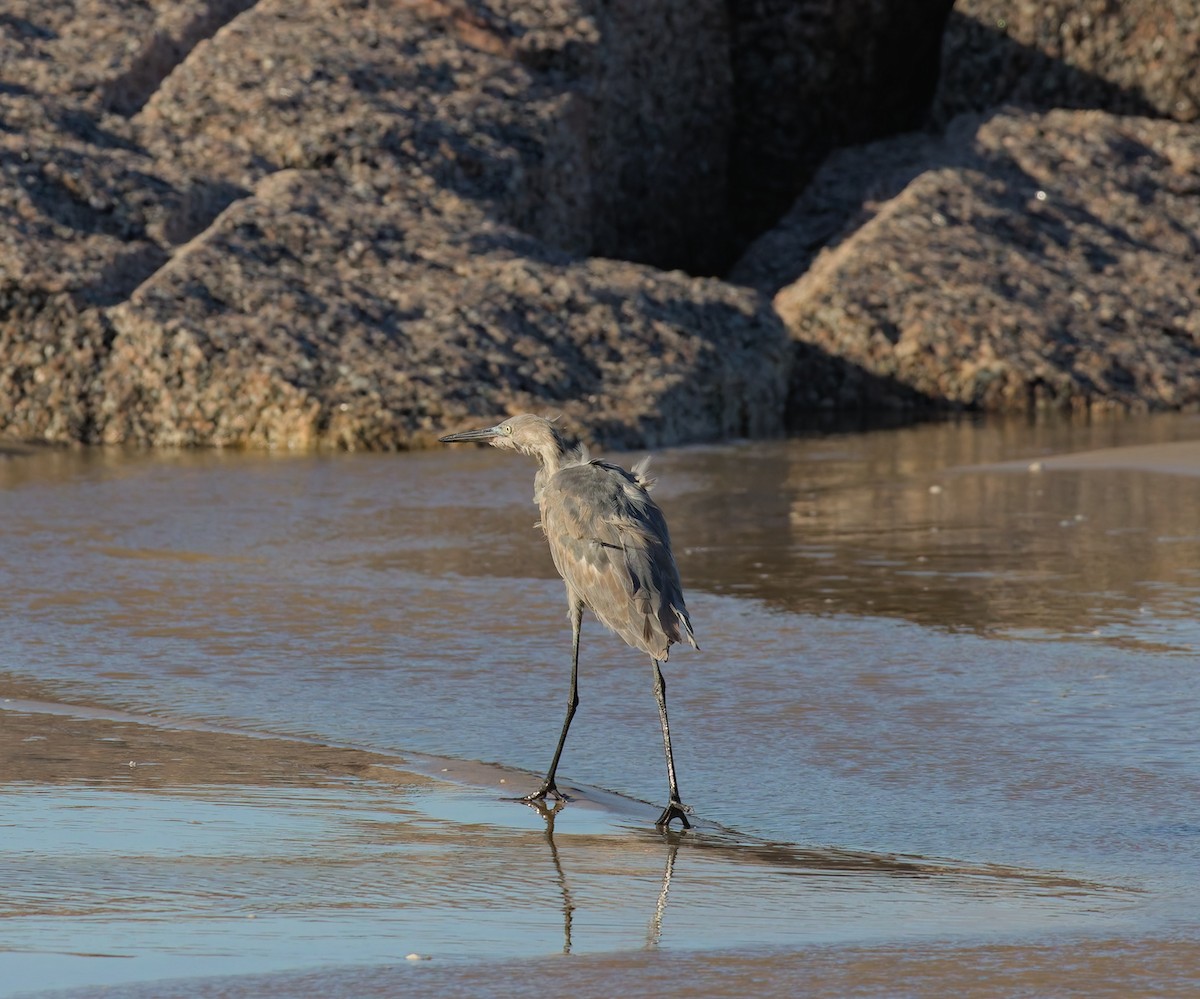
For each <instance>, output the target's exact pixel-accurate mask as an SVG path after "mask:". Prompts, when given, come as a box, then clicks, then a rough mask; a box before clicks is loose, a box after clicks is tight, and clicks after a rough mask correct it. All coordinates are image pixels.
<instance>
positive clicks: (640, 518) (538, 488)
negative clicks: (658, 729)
mask: <svg viewBox="0 0 1200 999" xmlns="http://www.w3.org/2000/svg"><path fill="white" fill-rule="evenodd" d="M439 439H440V440H441V441H443V442H444V443H447V444H449V443H453V442H456V441H485V442H487V443H488V444H491V445H492V446H493V447H498V448H502V449H504V450H508V451H519V452H521V454H528V455H532V456H533V457H535V458H537V459H538V462H539V464H540V467H539V468H538V471H537V474H536V475H535V476H534V480H533V499H534V502H535V503H537V505H538V507H539V508H540V509H541V513H542V525H541V526H542V530H543V531H544V532H545V534H546V540H547V541H549V543H550V554H551V555H552V556H553V558H554V566H555V568H556V569H558V574H559V575H560V576H562V578H563V582H564V583H566V584H567V604H568V608H569V615H570V619H571V632H572V634H571V690H570V694H569V696H568V698H567V717H566V720H565V721H564V722H563V727H562V733H561V734H560V735H559V737H558V748H556V749H555V750H554V758H553V759H552V760H551V761H550V769H549V770H548V771H547V772H546V779H545V780H543V781H542V785H541V787H539V788H538V789H537V790H536V791H534V792H533V794H530V795H526V796H525V797H524V798H523V799H521V800H523V801H530V802H534V801H544V800H545V799H546V797H547V795H549V796H550V797H553V798H555V799H558V800H563V795H562V793H561V792H560V791H559V790H558V787H557V786H556V785H555V783H554V776H555V773H556V771H557V770H558V761H559V757H561V756H562V751H563V746H564V745H565V744H566V741H567V730H568V729H569V728H570V727H571V719H572V718H573V717H575V709H576V708H578V707H579V627H580V623H581V622H582V620H583V609H584V608H585V607H586V608H587V609H588V610H590V611H591V612H592V613H593V614H595V615H596V617H597V618H599V620H600V622H601V623H602V624H604V625H606V626H607V627H608V628H610V629H612V630H613V631H615V632H616V633H617V634H618V635H620V636H621V637H622V638H623V639H624V640H625V643H626V644H627V645H629V646H630V647H632V648H635V649H639V650H641V651H642V652H645V653H646V654H647V655H648V656H649V657H650V659H651V661H652V662H653V664H654V699H655V700H656V701H657V702H658V715H659V718H660V719H661V721H662V733H663V748H664V749H665V750H666V755H667V781H668V783H669V785H670V801H669V803H668V804H667V807H666V808H665V809H663V813H662V815H660V816H659V818H658V821H657V822H656V823H655V826H657V827H658V828H659V829H664V828H666V827H667V826H669V825H670V824H671V820H672V819H675V818H678V819H679V821H680V822H681V823H682V824H683V826H684V828H690V827H691V823H690V822H688V819H687V808H686V807H685V806H684V804H683V802H682V801H680V800H679V784H678V782H677V781H676V779H675V759H674V757H673V755H672V753H671V729H670V726H669V725H668V724H667V685H666V683H665V681H664V680H663V675H662V668H661V666H660V663H662V662H664V661H665V660H666V658H667V653H668V651H669V649H670V647H671V645H672V643H675V642H687V643H688V644H690V645H691V646H692V647H693V648H696V649H698V648H699V646H698V645H697V644H696V639H695V636H694V635H693V634H692V622H691V621H690V620H689V619H688V612H687V607H686V606H685V605H684V602H683V587H682V586H681V585H680V583H679V570H678V569H677V568H676V567H675V557H674V556H673V555H672V554H671V538H670V535H669V534H668V533H667V522H666V519H665V518H664V517H663V514H662V511H661V510H660V509H659V508H658V504H656V503H655V502H654V500H652V499H651V498H650V494H649V492H647V490H648V489H649V487H650V486H651V485H652V484H653V480H652V479H650V478H648V477H647V475H646V472H647V468H648V466H649V462H650V459H649V458H645V459H643V460H642V461H640V462H639V463H638V464H636V465H634V466H633V471H631V472H627V471H626V470H625V469H623V468H621V467H620V466H618V465H613V464H610V463H609V462H607V461H598V460H592V459H591V458H589V456H588V454H587V451H586V450H585V449H584V448H573V449H572V448H568V447H567V445H566V444H565V442H564V441H563V438H562V436H561V435H560V434H559V432H558V429H557V428H556V427H555V426H554V424H553V423H551V422H550V421H549V420H545V419H542V417H540V416H529V415H523V416H514V417H511V418H510V419H507V420H505V421H503V422H502V423H498V424H496V426H494V427H485V428H484V429H482V430H467V431H465V432H463V433H459V434H448V435H447V436H445V437H442V438H439Z"/></svg>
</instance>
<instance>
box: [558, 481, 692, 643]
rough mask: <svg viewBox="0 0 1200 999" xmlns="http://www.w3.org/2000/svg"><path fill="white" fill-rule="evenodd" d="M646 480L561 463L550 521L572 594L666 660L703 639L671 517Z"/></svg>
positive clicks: (628, 639)
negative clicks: (686, 594)
mask: <svg viewBox="0 0 1200 999" xmlns="http://www.w3.org/2000/svg"><path fill="white" fill-rule="evenodd" d="M641 471H642V470H641V469H639V472H641ZM639 478H641V476H640V475H639V476H637V477H635V476H634V475H631V474H630V473H629V472H626V471H625V470H624V469H623V468H620V467H618V466H616V465H610V464H608V463H607V462H602V461H592V462H588V463H585V464H578V465H569V466H567V467H565V468H562V469H559V471H558V472H556V473H555V474H554V475H553V476H550V477H549V479H548V480H547V482H546V483H545V485H544V488H543V490H542V494H541V497H540V499H541V504H540V505H541V507H542V525H543V527H544V529H545V531H546V538H547V540H548V541H549V542H550V553H551V555H552V556H553V557H554V565H555V567H556V568H557V569H558V571H559V574H560V575H561V576H562V577H563V579H564V580H565V582H566V584H567V589H568V592H569V594H570V595H571V596H572V597H573V598H574V599H578V600H580V601H582V602H583V604H584V605H585V606H586V607H588V608H589V609H590V610H591V611H592V613H594V614H595V615H596V617H597V618H599V619H600V621H601V622H603V623H604V624H605V625H606V626H607V627H609V628H611V629H612V630H613V631H615V632H616V633H617V634H618V635H620V636H621V637H622V638H623V639H624V640H625V642H626V643H628V644H629V645H631V646H632V647H633V648H635V649H640V650H641V651H643V652H645V653H647V654H648V655H651V656H653V657H654V658H656V659H666V657H667V652H668V649H669V648H670V646H671V644H672V643H673V642H688V643H689V644H691V645H693V646H696V639H695V636H694V634H693V632H692V624H691V620H690V619H689V618H688V613H687V606H686V605H685V603H684V599H683V587H682V585H681V584H680V582H679V570H678V569H677V568H676V566H675V559H674V556H673V555H672V554H671V539H670V534H669V532H668V531H667V523H666V520H665V518H664V517H663V514H662V511H661V510H660V509H659V508H658V505H657V504H656V503H655V502H654V500H652V499H651V498H650V495H649V494H648V493H647V492H646V490H645V489H644V488H643V487H642V485H641V483H640V482H639V481H638V479H639ZM696 647H697V648H698V647H699V646H696Z"/></svg>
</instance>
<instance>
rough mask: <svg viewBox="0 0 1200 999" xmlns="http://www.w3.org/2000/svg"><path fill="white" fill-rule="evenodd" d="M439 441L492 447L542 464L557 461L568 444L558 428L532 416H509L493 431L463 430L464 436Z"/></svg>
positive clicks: (461, 434) (490, 429)
mask: <svg viewBox="0 0 1200 999" xmlns="http://www.w3.org/2000/svg"><path fill="white" fill-rule="evenodd" d="M438 440H440V441H441V442H442V443H443V444H454V443H457V442H458V441H480V442H482V443H487V444H491V445H492V447H498V448H503V449H505V450H509V451H520V452H521V453H522V454H532V455H536V456H537V457H539V458H541V459H542V460H543V461H545V460H546V459H547V458H550V457H553V458H558V457H559V456H561V455H562V454H563V453H564V452H565V451H566V444H565V443H564V442H563V439H562V435H561V434H560V433H559V432H558V428H557V427H555V425H554V424H553V423H551V422H550V421H549V420H547V419H545V418H543V417H541V416H533V415H531V414H529V413H522V414H521V415H520V416H510V417H509V418H508V419H507V420H503V421H501V422H500V423H497V424H496V425H495V426H494V427H483V428H482V429H480V430H464V431H463V432H462V433H457V434H447V435H446V436H445V437H439V438H438Z"/></svg>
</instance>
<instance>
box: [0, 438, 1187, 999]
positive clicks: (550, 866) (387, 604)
mask: <svg viewBox="0 0 1200 999" xmlns="http://www.w3.org/2000/svg"><path fill="white" fill-rule="evenodd" d="M1198 441H1200V420H1197V419H1195V418H1189V417H1159V418H1153V419H1144V420H1138V421H1121V422H1113V423H1093V424H1091V425H1078V424H1076V425H1072V424H1065V423H1064V424H1037V425H1029V424H1025V423H974V422H962V423H945V424H935V425H925V426H921V427H915V428H907V429H899V430H889V431H876V432H871V433H859V434H824V435H811V436H806V437H800V438H796V439H792V440H787V441H773V442H758V443H743V444H731V445H724V446H716V447H704V448H688V449H680V450H676V451H673V452H669V453H665V454H662V455H659V456H657V457H656V462H655V466H654V470H655V472H656V474H657V475H658V476H659V477H660V485H659V486H658V487H657V489H656V495H657V496H658V498H659V502H660V503H661V505H662V506H663V507H664V509H665V511H666V513H667V516H668V519H669V521H670V523H671V528H672V536H673V540H674V546H675V550H676V553H677V557H678V561H679V563H680V568H681V572H682V575H683V579H684V584H685V587H686V589H687V591H688V605H689V609H690V610H691V616H692V619H693V622H694V623H695V625H696V632H697V637H698V638H699V640H700V644H701V646H702V648H703V652H701V653H694V652H691V651H690V650H677V653H676V655H675V656H673V657H672V659H671V661H670V663H668V664H667V666H666V667H665V672H666V675H667V679H668V683H669V692H668V697H669V701H670V707H671V719H672V729H673V733H674V734H675V737H676V758H677V764H678V766H679V770H680V774H681V786H682V790H683V796H684V799H685V800H686V801H687V802H688V803H689V805H691V806H692V808H693V809H694V816H695V819H696V825H697V828H696V829H695V830H694V831H691V832H688V833H686V834H682V835H679V834H672V835H670V836H667V837H664V836H662V835H660V834H658V833H655V832H654V831H653V829H652V822H653V819H654V817H655V816H656V815H657V814H658V811H659V809H660V808H661V804H662V801H663V798H664V797H665V793H664V792H665V787H664V785H665V776H664V773H663V766H662V761H661V742H660V736H659V733H658V720H657V713H656V709H655V707H654V701H653V697H652V695H651V686H650V671H649V663H648V662H645V661H643V660H642V657H640V656H639V655H638V654H636V653H631V652H630V651H629V650H628V649H626V648H625V647H624V646H623V645H622V644H621V643H620V641H619V640H617V639H616V638H614V637H613V636H611V635H608V634H606V633H604V632H603V631H602V630H601V629H600V628H599V626H597V625H596V624H595V622H593V621H587V620H585V626H584V637H583V650H582V657H581V697H582V705H581V708H580V711H579V714H578V715H577V717H576V720H575V723H574V726H573V727H572V732H571V740H570V742H569V743H568V746H567V751H566V753H565V755H564V759H563V764H562V768H561V770H560V774H561V776H562V778H564V782H565V783H566V784H569V785H572V786H573V787H574V788H575V792H574V800H573V801H572V802H571V803H570V804H569V805H567V806H566V807H565V808H563V809H561V810H560V811H558V812H557V813H556V814H554V815H547V814H541V813H539V812H537V811H536V810H534V809H531V808H529V807H526V806H524V805H521V804H519V803H515V802H512V801H507V800H503V798H504V796H506V795H512V794H519V793H523V792H524V791H527V790H531V789H532V787H534V786H535V785H536V780H537V774H538V772H539V771H540V770H541V768H542V767H544V766H545V764H546V762H547V760H548V756H549V753H550V751H551V749H552V748H553V740H554V738H555V736H556V734H557V730H558V726H559V724H560V723H561V713H562V709H563V706H564V701H565V694H566V679H567V667H568V665H569V662H568V659H567V656H568V652H569V639H570V632H569V627H568V624H567V621H566V615H565V610H566V607H565V600H564V597H563V592H562V585H561V583H560V582H559V581H558V580H557V578H556V577H555V576H554V572H553V567H552V565H551V563H550V559H549V555H548V553H547V552H546V550H545V543H544V541H543V540H542V539H541V537H540V533H539V532H538V531H536V530H534V528H533V525H534V522H535V520H536V519H537V513H536V509H535V508H534V507H533V506H532V505H531V503H530V492H531V483H532V471H533V470H532V468H531V467H530V466H529V465H528V464H527V463H526V461H525V460H523V459H520V458H516V457H513V456H510V455H502V454H498V453H495V452H492V451H489V450H485V449H475V448H458V449H447V450H445V451H439V452H433V453H422V454H410V455H388V456H380V455H326V456H307V457H296V456H263V455H245V454H229V453H179V454H166V455H164V454H156V455H139V454H127V453H114V452H50V453H46V452H34V453H23V452H18V451H14V452H13V453H11V454H6V455H3V456H0V515H2V516H0V523H2V524H3V543H2V546H0V582H2V585H0V603H2V610H3V620H4V622H5V623H4V637H5V641H4V643H3V649H2V650H0V697H3V698H5V699H6V700H5V703H3V704H2V705H0V706H2V707H3V708H5V709H6V710H4V711H3V712H0V767H2V769H0V780H2V781H3V783H0V835H2V836H3V845H2V846H0V861H2V862H0V916H2V917H3V918H2V919H0V994H4V995H8V994H20V993H23V992H28V991H35V990H40V989H60V988H70V989H94V988H99V987H102V986H105V985H112V986H113V987H114V988H115V989H116V990H117V992H116V993H114V994H128V993H129V990H130V989H131V988H132V987H133V983H139V982H140V983H150V984H146V985H145V986H144V988H145V989H146V990H147V991H146V992H145V994H147V995H151V994H154V995H159V994H167V992H166V991H165V990H166V986H164V985H163V983H162V981H161V980H162V979H165V978H172V979H182V980H183V984H181V985H178V986H173V988H175V991H173V992H170V994H179V995H188V994H196V995H199V994H210V993H211V994H213V995H219V994H227V993H226V992H223V991H222V990H223V989H231V991H232V993H234V994H252V993H253V994H258V992H256V991H255V990H258V989H261V994H272V993H274V994H278V993H279V991H280V990H282V991H286V992H288V993H289V994H303V995H308V994H311V995H324V994H328V993H329V992H331V991H333V992H339V991H340V992H343V993H344V992H348V991H349V992H355V993H357V994H391V993H393V992H395V991H396V990H397V989H411V988H418V989H421V988H424V989H428V990H429V991H431V992H445V991H448V990H452V989H459V990H460V991H461V993H462V994H480V995H484V994H497V993H499V992H503V991H505V990H504V989H503V988H499V987H498V986H497V982H496V980H495V979H494V978H489V976H488V975H487V974H485V973H483V972H481V971H480V970H479V969H480V968H481V967H485V966H495V967H500V966H501V965H502V966H503V967H504V968H506V969H507V973H508V974H512V975H517V976H518V977H519V975H520V973H521V970H520V969H522V968H526V970H531V969H534V968H537V969H539V970H540V969H541V968H542V965H541V963H540V959H542V958H545V957H547V956H550V955H559V957H560V958H561V957H562V955H563V952H564V951H565V952H568V953H569V954H571V955H572V958H571V961H570V962H569V963H567V964H565V965H564V964H562V963H561V962H560V963H559V964H556V965H555V966H554V969H555V970H554V973H555V974H556V975H562V974H569V975H572V976H574V978H573V984H572V986H571V987H572V988H573V989H574V990H575V991H576V993H577V994H589V990H590V994H604V993H605V991H606V990H607V991H609V992H611V991H622V990H626V991H628V984H629V982H630V981H634V980H636V981H637V982H641V983H645V982H648V981H650V980H651V979H654V978H655V976H656V975H657V976H666V977H664V980H676V981H681V980H687V981H688V983H689V984H688V988H687V989H686V991H689V992H692V993H694V994H731V995H732V994H744V993H745V990H746V982H747V981H748V980H751V979H752V980H753V981H754V983H755V989H756V990H757V991H758V992H759V993H761V994H768V993H777V994H788V993H789V992H790V991H792V985H793V984H794V981H795V976H796V974H797V968H798V967H801V966H803V967H805V968H811V969H818V968H819V969H821V974H820V975H817V974H816V971H815V970H814V972H813V974H814V977H813V978H812V979H811V981H810V983H809V984H810V986H811V989H810V991H813V994H816V992H817V991H819V987H818V985H817V984H815V983H817V982H818V981H820V982H826V983H827V985H826V986H820V987H827V989H828V993H827V994H831V995H832V994H839V995H844V994H852V993H853V992H855V991H856V990H857V991H858V992H860V993H862V994H888V991H889V989H888V978H887V976H886V975H883V976H882V977H881V976H880V974H879V969H880V968H881V967H886V966H894V967H900V966H903V967H905V968H907V969H908V970H907V972H906V973H907V974H909V975H910V976H911V981H912V983H913V984H912V989H911V991H912V992H913V993H926V994H939V993H946V994H948V993H949V992H960V993H961V992H963V991H964V989H965V988H966V984H969V983H970V982H971V981H975V982H987V981H993V982H1008V983H1009V984H1008V985H1007V986H1005V987H1006V988H1026V989H1034V990H1036V989H1039V988H1042V989H1048V988H1052V984H1048V983H1053V975H1054V972H1055V969H1060V970H1061V969H1064V968H1067V967H1070V968H1072V969H1073V970H1072V972H1071V974H1072V975H1073V976H1075V977H1074V978H1072V981H1073V982H1074V983H1075V984H1076V985H1078V984H1080V983H1082V984H1083V985H1085V986H1087V988H1086V989H1085V991H1086V990H1090V991H1091V992H1092V994H1100V993H1102V992H1104V991H1105V990H1106V989H1107V990H1111V991H1112V992H1113V993H1114V994H1119V993H1120V992H1121V991H1122V990H1125V991H1128V989H1129V988H1130V987H1131V982H1137V983H1140V984H1141V985H1142V986H1144V985H1146V984H1147V983H1151V984H1154V985H1155V986H1156V987H1157V988H1159V989H1160V990H1162V991H1169V989H1171V988H1176V987H1178V988H1181V989H1183V990H1184V991H1183V992H1180V994H1186V989H1187V988H1189V987H1193V986H1196V985H1198V984H1200V971H1198V972H1197V973H1196V975H1195V976H1192V978H1190V979H1189V976H1188V975H1187V973H1186V967H1187V966H1188V965H1187V962H1188V961H1189V960H1192V959H1193V958H1195V957H1196V956H1197V955H1196V951H1195V950H1191V951H1189V950H1187V947H1189V946H1190V943H1189V942H1190V941H1194V940H1195V939H1196V937H1197V931H1198V930H1200V918H1197V916H1196V914H1195V905H1194V902H1193V899H1194V897H1195V893H1196V890H1197V887H1200V885H1198V882H1200V805H1198V801H1200V798H1198V797H1197V792H1198V791H1200V748H1198V747H1197V743H1196V739H1195V736H1194V731H1195V723H1194V719H1195V718H1196V717H1197V710H1198V709H1200V693H1198V691H1200V686H1198V685H1197V683H1196V681H1195V662H1196V653H1197V651H1198V650H1200V623H1198V622H1200V615H1198V614H1197V611H1198V610H1200V443H1197V442H1198ZM652 803H657V807H656V806H655V805H654V804H652ZM1180 947H1183V948H1184V950H1183V951H1182V952H1181V951H1180ZM1134 952H1136V954H1135V955H1134V956H1130V955H1131V954H1134ZM410 954H413V955H418V956H420V957H425V958H429V960H427V961H423V960H417V959H416V958H414V959H413V960H407V958H408V955H410ZM651 954H652V955H653V956H651ZM1056 954H1057V957H1056V956H1055V955H1056ZM1121 954H1124V955H1125V958H1124V959H1119V957H1120V955H1121ZM480 962H483V964H482V965H481V964H480ZM497 962H500V963H499V964H498V963H497ZM514 962H515V964H514ZM522 962H533V963H531V964H529V965H528V966H526V965H525V964H522ZM964 962H965V965H964ZM964 966H965V967H968V968H970V967H973V966H975V967H977V968H978V969H979V973H978V975H977V976H976V977H975V978H974V979H971V978H970V976H966V977H964V976H963V967H964ZM1192 966H1193V967H1200V965H1196V963H1195V961H1193V964H1192ZM1181 967H1182V968H1184V969H1185V970H1184V971H1182V972H1181V971H1180V968H1181ZM1031 968H1043V970H1044V973H1045V976H1049V977H1043V978H1042V979H1038V980H1037V981H1040V982H1041V984H1040V985H1039V984H1036V983H1034V984H1031V983H1030V982H1023V981H1021V980H1019V979H1020V974H1023V973H1024V972H1025V971H1028V970H1029V969H1031ZM1022 969H1024V970H1022ZM1019 973H1020V974H1019ZM1063 973H1064V974H1065V972H1063ZM264 974H266V975H267V977H266V978H261V977H258V976H261V975H264ZM227 975H240V976H250V977H243V978H241V979H239V980H238V984H237V985H236V986H233V987H230V986H229V984H228V982H225V983H223V984H222V983H219V982H216V981H215V980H214V981H213V982H212V983H208V984H206V982H207V979H204V980H202V979H203V977H204V976H227ZM747 975H750V976H751V978H750V979H747V977H746V976H747ZM821 975H823V976H825V977H821ZM631 976H632V977H631ZM873 976H874V977H873ZM955 976H958V977H957V978H956V977H955ZM989 976H991V977H990V978H989ZM1013 976H1016V977H1013ZM1079 976H1082V978H1080V977H1079ZM1122 976H1124V977H1122ZM1031 981H1032V980H1031ZM512 984H513V986H514V987H513V989H512V993H513V994H515V993H516V992H517V991H521V989H520V988H518V987H517V986H518V985H520V984H521V983H520V982H519V981H518V980H517V979H514V981H513V983H512ZM893 984H894V983H893ZM564 987H565V986H564ZM660 991H661V990H660Z"/></svg>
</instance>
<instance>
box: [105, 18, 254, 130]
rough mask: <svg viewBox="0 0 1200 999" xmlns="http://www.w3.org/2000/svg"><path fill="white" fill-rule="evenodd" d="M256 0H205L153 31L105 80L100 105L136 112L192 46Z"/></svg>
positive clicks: (129, 113) (114, 109) (117, 110)
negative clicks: (170, 24)
mask: <svg viewBox="0 0 1200 999" xmlns="http://www.w3.org/2000/svg"><path fill="white" fill-rule="evenodd" d="M257 2H258V0H208V2H207V3H203V4H200V5H199V6H198V9H197V10H196V11H195V12H194V13H193V14H192V16H191V18H190V19H188V20H186V21H183V22H181V23H180V24H179V25H177V26H175V27H174V29H173V30H169V31H166V30H161V29H160V30H157V31H155V32H154V33H153V34H151V35H150V37H149V38H147V39H146V40H145V42H143V44H142V48H141V51H140V52H138V54H137V55H136V56H135V57H134V60H133V64H132V65H131V66H130V67H129V69H128V70H127V71H126V72H125V73H123V74H122V75H121V76H118V77H116V78H115V79H113V80H110V81H109V82H108V83H107V84H106V86H105V88H104V92H103V93H102V95H101V104H102V106H103V107H104V108H106V109H107V110H109V111H114V112H116V113H117V114H119V115H123V116H125V117H130V116H132V115H135V114H137V112H138V111H140V110H141V109H142V108H143V107H144V106H145V105H146V102H147V101H149V100H150V98H151V97H153V96H154V93H155V91H157V90H158V88H159V87H160V86H161V85H162V82H163V80H165V79H166V78H167V77H168V76H170V74H171V72H172V71H173V70H174V69H175V67H176V66H178V65H179V64H180V63H181V62H183V60H184V59H186V58H187V56H188V53H190V52H191V51H192V49H194V48H195V47H196V46H197V45H198V44H200V42H202V41H204V40H205V39H206V38H211V37H212V36H213V35H215V34H216V33H217V32H218V31H219V30H220V29H221V28H222V27H224V26H225V25H226V24H228V23H229V22H230V21H232V20H233V19H234V18H235V17H237V16H238V15H239V14H241V13H243V12H244V11H247V10H249V9H250V8H251V7H253V6H254V5H255V3H257Z"/></svg>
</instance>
